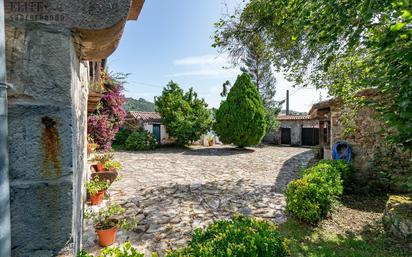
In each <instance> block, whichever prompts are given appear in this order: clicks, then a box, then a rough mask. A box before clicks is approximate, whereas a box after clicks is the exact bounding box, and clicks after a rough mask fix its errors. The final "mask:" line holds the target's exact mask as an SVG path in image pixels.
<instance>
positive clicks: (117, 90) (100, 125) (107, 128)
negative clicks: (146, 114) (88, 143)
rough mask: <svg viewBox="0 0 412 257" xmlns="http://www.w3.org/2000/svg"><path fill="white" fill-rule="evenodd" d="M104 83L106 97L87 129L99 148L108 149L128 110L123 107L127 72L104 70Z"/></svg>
mask: <svg viewBox="0 0 412 257" xmlns="http://www.w3.org/2000/svg"><path fill="white" fill-rule="evenodd" d="M101 74H102V83H104V86H105V88H106V92H105V95H104V97H103V98H102V99H101V102H100V104H99V106H98V109H97V110H96V111H95V113H94V114H93V115H91V116H89V118H88V125H87V130H88V133H89V135H90V136H91V137H92V138H93V140H94V142H96V143H97V144H98V145H99V150H103V151H107V150H110V149H111V147H112V141H113V140H114V138H115V136H116V133H117V132H118V131H119V129H120V127H121V126H122V125H123V123H124V121H125V117H126V111H125V110H124V108H123V105H124V103H125V102H126V98H125V96H124V95H123V90H124V88H123V83H124V81H123V79H124V78H125V77H126V76H127V74H119V75H116V74H115V75H113V76H112V75H110V74H109V73H108V72H106V71H104V72H102V73H101Z"/></svg>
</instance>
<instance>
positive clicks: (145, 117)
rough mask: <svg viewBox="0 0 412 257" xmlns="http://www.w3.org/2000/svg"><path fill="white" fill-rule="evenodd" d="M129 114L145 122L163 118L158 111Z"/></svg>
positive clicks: (157, 120) (158, 120)
mask: <svg viewBox="0 0 412 257" xmlns="http://www.w3.org/2000/svg"><path fill="white" fill-rule="evenodd" d="M129 114H130V116H132V117H133V118H135V119H137V120H141V121H143V122H160V121H161V120H162V118H161V117H160V114H159V113H158V112H129Z"/></svg>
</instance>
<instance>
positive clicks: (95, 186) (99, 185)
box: [86, 176, 110, 195]
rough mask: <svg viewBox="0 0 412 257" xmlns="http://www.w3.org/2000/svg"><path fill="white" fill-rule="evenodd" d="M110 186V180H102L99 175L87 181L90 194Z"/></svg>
mask: <svg viewBox="0 0 412 257" xmlns="http://www.w3.org/2000/svg"><path fill="white" fill-rule="evenodd" d="M109 186H110V183H109V181H106V180H100V179H99V177H98V176H96V177H94V179H92V180H90V181H88V182H86V189H87V192H89V194H90V195H96V194H97V193H99V192H101V191H103V190H106V189H108V188H109Z"/></svg>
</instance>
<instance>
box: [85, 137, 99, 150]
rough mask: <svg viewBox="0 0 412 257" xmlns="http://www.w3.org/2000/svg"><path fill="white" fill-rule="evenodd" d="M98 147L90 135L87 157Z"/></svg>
mask: <svg viewBox="0 0 412 257" xmlns="http://www.w3.org/2000/svg"><path fill="white" fill-rule="evenodd" d="M98 146H99V145H98V144H96V143H95V142H94V140H93V138H92V137H91V136H90V135H88V136H87V155H90V154H91V153H93V152H94V151H96V149H97V147H98Z"/></svg>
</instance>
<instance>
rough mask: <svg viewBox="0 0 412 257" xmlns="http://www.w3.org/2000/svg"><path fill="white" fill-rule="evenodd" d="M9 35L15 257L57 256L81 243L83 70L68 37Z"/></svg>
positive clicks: (39, 27)
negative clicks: (11, 86)
mask: <svg viewBox="0 0 412 257" xmlns="http://www.w3.org/2000/svg"><path fill="white" fill-rule="evenodd" d="M6 35H7V36H6V38H7V44H6V46H7V48H6V49H7V50H6V53H7V72H8V81H9V82H10V83H12V84H13V85H14V87H13V89H11V90H9V92H8V94H9V96H8V100H9V109H8V111H9V157H10V167H9V168H10V183H11V186H10V188H11V196H10V200H11V228H12V255H13V256H18V257H25V256H55V255H57V254H58V253H60V252H61V251H63V250H64V248H65V247H66V246H67V245H70V244H72V243H73V242H74V244H75V246H74V248H75V249H78V246H79V242H80V238H79V235H80V234H81V233H79V231H78V230H81V225H80V224H81V213H82V212H81V210H79V208H82V207H81V206H82V203H81V201H82V200H81V199H82V198H81V194H82V184H83V182H82V178H83V176H84V175H83V172H84V168H85V133H86V132H85V128H86V108H85V106H86V98H87V87H86V85H85V83H84V81H82V79H81V73H82V72H84V70H85V68H84V67H83V66H82V65H81V64H80V62H79V60H78V58H77V54H76V51H75V49H74V45H73V37H72V33H71V31H70V30H69V29H66V28H61V27H57V26H53V25H44V24H40V23H37V24H35V23H28V24H20V25H15V26H7V28H6ZM86 71H87V70H86ZM76 223H77V224H78V226H79V227H78V230H77V229H76V226H75V224H76ZM71 248H73V247H68V249H71Z"/></svg>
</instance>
